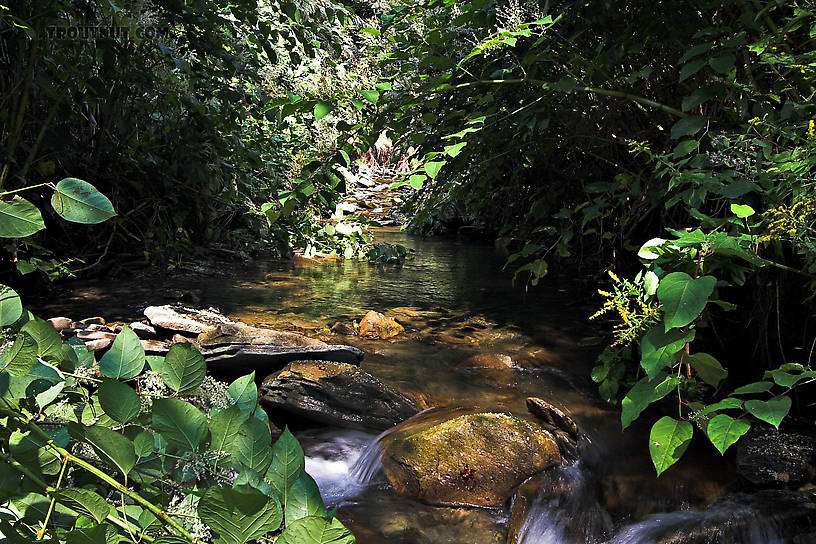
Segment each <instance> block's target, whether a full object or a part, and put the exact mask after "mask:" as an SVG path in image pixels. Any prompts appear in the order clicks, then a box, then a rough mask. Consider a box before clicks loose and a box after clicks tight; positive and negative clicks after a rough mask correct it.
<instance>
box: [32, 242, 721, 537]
mask: <svg viewBox="0 0 816 544" xmlns="http://www.w3.org/2000/svg"><path fill="white" fill-rule="evenodd" d="M378 236H379V237H380V238H381V239H386V240H388V241H391V242H398V243H402V244H404V245H406V246H408V247H411V248H413V249H415V250H416V257H415V258H414V259H413V260H411V261H409V262H407V263H406V264H405V265H404V266H402V267H399V266H385V267H382V266H380V267H378V266H372V265H369V264H367V263H357V262H345V261H338V262H336V263H329V264H321V265H305V264H297V263H291V262H275V261H270V262H255V263H251V264H245V263H229V264H226V265H222V268H223V269H224V271H225V272H227V273H228V274H229V275H227V276H224V277H218V276H216V277H204V278H201V277H185V276H177V277H172V278H168V279H165V280H157V279H155V278H154V279H149V280H131V281H128V280H117V281H106V280H100V281H95V282H81V283H76V284H69V285H68V286H67V287H66V290H65V292H64V293H63V294H62V295H61V296H59V297H57V298H58V302H56V303H55V302H53V301H51V302H49V304H48V305H42V307H40V308H39V309H38V313H39V314H41V315H43V316H45V317H52V316H56V315H68V316H70V317H73V318H83V317H88V316H94V315H102V316H105V317H106V318H108V319H109V320H121V321H129V320H133V319H136V318H139V317H140V314H141V311H142V309H143V308H144V307H145V306H147V305H153V304H166V303H171V302H175V301H176V300H177V299H178V298H179V296H181V295H183V296H185V297H187V298H189V297H192V298H194V299H195V300H197V301H198V302H197V303H190V305H198V306H204V307H206V306H215V307H218V308H220V309H221V310H222V311H223V312H224V313H226V314H227V315H229V316H230V317H232V318H234V319H239V320H242V321H244V322H246V323H249V324H252V325H258V326H265V327H271V328H278V329H283V330H294V331H299V332H303V333H305V334H309V335H313V336H317V337H320V338H323V339H325V340H327V341H329V342H332V343H351V344H353V345H356V346H358V347H360V348H362V349H364V350H365V351H366V357H365V359H364V360H363V363H362V365H361V366H362V368H363V369H365V370H366V371H368V372H370V373H372V374H374V375H375V376H377V377H379V378H380V379H381V380H383V381H385V382H386V383H389V384H390V385H392V386H394V387H395V388H397V389H399V390H401V391H403V392H404V393H405V394H407V395H409V396H411V397H413V398H415V399H417V400H419V401H420V402H424V403H425V404H426V405H427V406H447V407H467V408H472V407H479V408H482V409H485V410H510V411H518V412H524V411H526V410H525V404H524V403H525V399H526V397H528V396H533V395H534V396H538V397H542V398H544V399H547V400H549V401H551V402H553V403H555V404H557V405H559V406H561V407H563V408H564V410H566V411H567V412H569V413H570V414H571V415H572V416H573V417H574V418H575V419H576V420H577V421H578V422H579V424H580V425H582V427H583V429H584V430H585V431H586V433H587V443H588V444H590V446H588V447H587V448H585V452H584V457H585V462H586V463H588V464H591V465H592V471H593V472H592V473H593V478H595V481H596V482H597V485H596V486H595V487H593V493H594V494H595V495H594V497H593V498H595V499H597V500H599V501H600V502H601V504H603V505H604V507H605V510H606V512H608V514H609V516H611V519H613V520H614V521H615V523H616V525H618V526H620V525H624V524H626V523H627V521H631V520H641V519H644V517H646V516H649V515H652V514H655V513H657V512H664V511H673V510H678V509H681V508H690V507H694V508H702V507H705V506H706V505H708V504H709V503H711V502H712V501H713V500H714V499H716V498H718V497H720V496H722V495H723V494H724V493H725V491H726V490H727V489H728V487H729V486H730V484H731V483H732V481H733V480H734V476H733V474H732V473H730V472H729V469H728V464H727V463H725V462H723V461H721V460H720V459H719V458H718V457H719V456H717V455H711V453H712V452H711V451H708V450H706V448H707V446H706V445H705V444H702V446H701V447H702V449H703V451H702V455H700V454H699V453H700V452H698V451H696V450H695V448H694V447H692V448H691V450H690V451H689V453H687V456H688V459H687V460H686V461H685V462H683V463H680V464H679V465H677V466H676V467H673V468H672V469H670V470H669V471H668V472H666V473H665V474H664V475H663V476H662V477H661V478H660V479H659V480H658V479H657V478H655V476H654V469H653V467H652V465H651V462H650V460H649V458H648V449H647V436H648V429H647V428H646V427H645V426H644V424H636V425H633V426H632V427H630V428H629V429H627V431H626V432H622V431H621V428H620V421H619V412H617V411H616V410H615V409H614V408H611V407H609V406H606V405H605V404H603V403H601V402H600V401H598V399H597V395H596V392H595V387H594V384H592V383H591V382H590V381H589V379H588V378H587V376H588V374H589V370H590V369H591V368H592V366H593V364H594V357H595V356H596V355H597V353H598V352H599V351H600V349H601V348H600V347H599V343H598V340H597V338H595V335H594V333H593V330H592V327H591V326H590V325H589V323H588V322H587V319H586V318H587V316H588V315H590V314H591V313H593V311H594V307H593V301H592V300H591V299H588V298H587V297H586V296H585V293H587V292H589V291H590V289H587V288H586V286H584V285H581V284H580V283H579V282H578V281H577V280H575V279H569V278H566V279H565V278H561V279H557V278H548V279H547V280H546V281H544V282H542V284H541V285H539V286H538V287H537V288H535V289H529V290H528V289H527V288H526V287H525V286H524V285H518V284H516V285H513V284H512V283H511V279H512V275H511V274H510V273H509V272H507V271H505V270H503V265H504V260H505V256H504V255H503V254H501V252H500V251H498V250H496V249H495V248H494V247H493V246H492V244H484V243H475V242H472V241H467V240H460V239H455V238H432V239H423V238H414V237H410V236H408V235H406V234H404V233H401V232H399V231H395V230H390V231H389V230H383V231H380V232H379V233H378ZM372 309H373V310H377V311H381V312H383V313H386V314H388V315H392V316H394V317H396V318H397V319H398V320H399V321H400V322H401V323H402V324H403V325H404V326H405V327H406V330H407V334H405V335H403V336H401V337H398V338H396V339H392V340H387V341H379V340H378V341H369V340H363V339H360V338H356V337H345V336H333V335H331V334H330V333H328V327H331V325H332V324H333V323H335V322H336V321H351V320H353V319H360V318H361V317H362V316H363V315H364V314H365V312H366V311H368V310H372ZM498 354H501V355H502V356H503V357H502V358H500V359H499V360H500V361H503V363H502V364H499V365H493V366H490V365H489V364H486V363H485V360H484V359H481V360H480V362H478V363H477V364H474V363H473V360H471V361H470V362H468V359H470V358H472V357H474V356H477V355H483V356H484V355H498ZM508 362H510V364H507V363H508ZM300 438H301V440H302V442H303V444H304V448H305V450H306V452H307V455H308V459H307V469H308V470H309V472H310V473H311V474H312V475H313V477H314V478H315V479H316V480H317V482H318V484H319V485H320V488H321V490H322V492H323V494H324V496H325V499H326V502H327V503H329V504H331V505H333V506H338V507H339V515H340V516H341V518H342V519H344V521H346V522H348V523H349V524H350V525H351V526H352V527H353V528H354V530H355V531H356V533H357V535H358V541H359V542H361V543H362V544H366V543H369V542H373V543H375V542H388V543H392V542H405V543H412V544H413V543H424V542H433V543H441V542H447V543H462V544H465V543H467V544H471V543H477V542H478V543H490V542H496V543H501V542H504V539H505V535H506V532H507V525H508V510H507V509H497V510H490V509H467V508H458V509H457V508H439V507H432V506H428V505H424V504H420V503H417V502H415V501H412V500H409V499H406V498H404V497H400V496H397V495H396V494H395V493H394V492H393V491H392V490H391V489H390V488H389V486H388V485H387V484H386V483H385V481H384V479H383V478H381V477H378V463H379V460H378V457H379V456H378V455H377V452H378V447H379V446H378V441H377V440H376V437H375V436H373V435H368V434H365V433H359V432H351V431H346V430H341V429H318V430H312V431H305V432H304V434H303V435H302V436H300ZM562 502H563V501H562ZM575 508H576V507H575V505H574V504H554V503H552V501H550V502H542V503H541V504H539V506H538V507H537V508H536V509H534V511H533V513H531V514H530V516H531V519H529V520H528V521H529V523H528V525H529V528H528V529H527V530H526V531H527V532H526V533H525V535H528V536H525V537H524V538H525V540H524V542H526V543H527V544H533V543H535V544H539V543H549V542H561V541H564V542H568V541H566V540H564V538H566V537H564V536H563V528H564V527H565V526H566V525H567V524H568V522H569V521H570V520H574V519H575V516H577V515H578V514H577V513H576V512H575V511H573V510H575ZM570 509H573V510H570ZM565 512H566V513H565ZM648 519H651V518H648ZM642 523H646V524H647V525H648V523H650V521H644V522H642ZM536 524H538V525H536ZM626 530H627V531H641V532H642V531H646V529H645V528H644V529H636V528H634V527H632V528H629V529H626ZM547 531H549V532H550V534H551V535H552V537H551V538H549V540H548V539H547V538H545V537H542V536H541V535H542V534H547ZM559 531H561V533H559ZM621 538H623V537H621ZM636 541H638V540H620V541H619V542H620V543H621V544H622V543H624V542H636ZM616 542H618V541H616Z"/></svg>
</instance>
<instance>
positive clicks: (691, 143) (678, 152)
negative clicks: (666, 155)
mask: <svg viewBox="0 0 816 544" xmlns="http://www.w3.org/2000/svg"><path fill="white" fill-rule="evenodd" d="M699 146H700V142H698V141H697V140H683V141H682V142H680V143H679V144H677V145H676V146H674V151H673V152H672V155H673V156H674V158H675V159H679V158H681V157H685V156H686V155H688V154H689V153H691V152H692V151H695V150H696V149H697V148H698V147H699Z"/></svg>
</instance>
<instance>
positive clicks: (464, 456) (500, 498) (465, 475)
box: [382, 413, 561, 506]
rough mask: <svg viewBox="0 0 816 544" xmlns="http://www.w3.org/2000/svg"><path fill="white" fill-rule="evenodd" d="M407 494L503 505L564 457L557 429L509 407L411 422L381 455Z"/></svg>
mask: <svg viewBox="0 0 816 544" xmlns="http://www.w3.org/2000/svg"><path fill="white" fill-rule="evenodd" d="M382 462H383V467H384V468H385V474H386V477H387V478H388V481H389V482H390V483H391V485H392V486H393V487H394V489H396V491H397V492H398V493H400V494H402V495H405V496H408V497H412V498H415V499H420V500H423V501H425V502H428V503H431V504H442V505H472V506H501V505H502V504H503V503H504V502H505V501H506V500H507V499H508V497H510V495H511V494H512V493H513V491H514V490H515V488H516V487H517V486H518V485H519V484H521V483H522V482H523V481H524V480H526V479H527V478H528V477H530V476H532V475H533V474H536V473H538V472H541V471H542V470H545V469H547V468H549V467H552V466H554V465H558V464H560V463H561V454H560V453H559V449H558V445H557V444H556V441H555V439H554V438H553V436H552V434H550V433H549V432H547V431H546V430H544V429H543V428H542V427H541V426H540V425H538V424H536V423H535V422H533V421H529V420H527V419H523V418H521V417H518V416H515V415H512V414H506V413H473V414H465V415H461V416H458V417H454V418H452V419H448V420H445V421H442V422H433V421H431V422H429V423H428V424H423V425H419V426H410V427H408V428H406V430H405V431H404V432H400V433H397V435H396V436H394V437H393V439H392V440H390V441H389V443H388V444H387V446H386V447H385V451H384V453H383V457H382Z"/></svg>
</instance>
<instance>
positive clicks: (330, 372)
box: [260, 361, 418, 430]
mask: <svg viewBox="0 0 816 544" xmlns="http://www.w3.org/2000/svg"><path fill="white" fill-rule="evenodd" d="M260 401H261V403H262V404H264V405H266V406H269V407H273V408H276V409H281V410H285V411H287V412H290V413H293V414H297V415H299V416H302V417H305V418H307V419H311V420H313V421H318V422H321V423H329V424H333V425H339V426H342V427H349V428H355V429H374V430H384V429H388V428H389V427H393V426H394V425H396V424H397V423H399V422H401V421H403V420H405V419H408V418H409V417H411V416H413V415H414V414H416V413H417V411H418V410H417V408H416V407H415V406H414V404H413V403H412V402H411V401H410V400H408V398H406V397H405V396H404V395H402V394H400V393H398V392H397V391H394V390H393V389H391V388H390V387H388V386H387V385H385V384H384V383H382V382H381V381H380V380H378V379H377V378H375V377H374V376H372V375H371V374H369V373H367V372H365V371H364V370H362V369H360V368H359V367H357V366H354V365H351V364H346V363H339V362H330V361H297V362H292V363H291V364H289V365H288V366H287V367H286V368H284V369H283V370H282V371H280V372H278V373H276V374H273V375H271V376H268V377H267V378H266V379H265V380H264V382H263V384H262V385H261V389H260Z"/></svg>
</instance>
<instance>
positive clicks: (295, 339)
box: [196, 322, 326, 348]
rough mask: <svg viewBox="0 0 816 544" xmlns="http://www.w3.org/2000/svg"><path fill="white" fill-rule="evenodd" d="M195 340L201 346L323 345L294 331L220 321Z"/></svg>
mask: <svg viewBox="0 0 816 544" xmlns="http://www.w3.org/2000/svg"><path fill="white" fill-rule="evenodd" d="M196 340H197V342H198V343H199V344H200V345H201V347H203V348H217V347H222V346H230V345H235V344H249V345H253V346H264V345H272V346H277V347H281V348H295V347H305V346H325V345H326V343H325V342H322V341H320V340H317V339H314V338H309V337H308V336H303V335H302V334H297V333H294V332H283V331H276V330H272V329H259V328H258V327H251V326H249V325H245V324H244V323H235V322H230V323H222V324H219V325H217V326H215V327H212V328H210V329H208V330H206V331H203V332H202V333H201V334H199V335H198V338H197V339H196Z"/></svg>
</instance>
